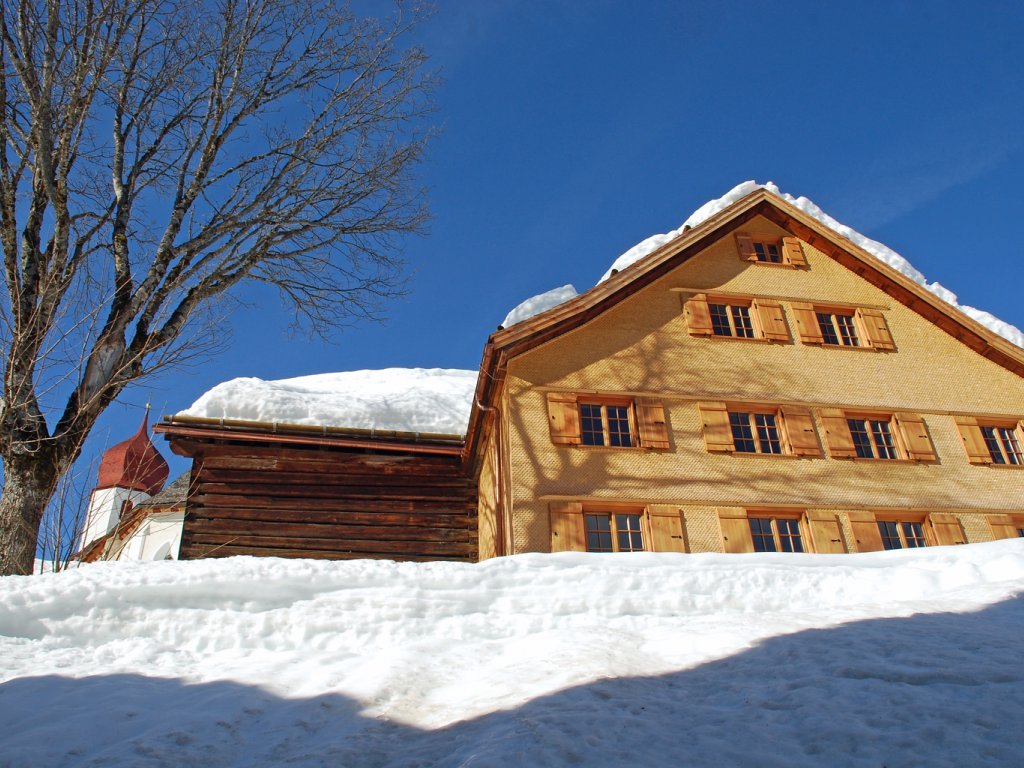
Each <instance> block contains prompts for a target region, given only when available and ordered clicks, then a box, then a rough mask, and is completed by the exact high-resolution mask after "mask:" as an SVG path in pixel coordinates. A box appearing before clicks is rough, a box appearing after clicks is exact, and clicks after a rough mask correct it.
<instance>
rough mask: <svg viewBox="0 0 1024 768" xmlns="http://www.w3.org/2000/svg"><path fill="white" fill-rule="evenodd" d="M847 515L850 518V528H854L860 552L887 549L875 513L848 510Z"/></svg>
mask: <svg viewBox="0 0 1024 768" xmlns="http://www.w3.org/2000/svg"><path fill="white" fill-rule="evenodd" d="M847 515H848V516H849V518H850V528H851V529H852V530H853V538H854V541H856V542H857V551H858V552H879V551H881V550H883V549H885V547H884V546H883V545H882V534H881V532H880V531H879V530H878V522H877V521H876V520H875V515H874V513H872V512H848V513H847Z"/></svg>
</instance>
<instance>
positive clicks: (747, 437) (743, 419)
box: [729, 411, 757, 453]
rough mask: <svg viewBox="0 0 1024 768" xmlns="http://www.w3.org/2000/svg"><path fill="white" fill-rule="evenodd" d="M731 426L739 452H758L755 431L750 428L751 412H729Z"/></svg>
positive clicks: (734, 444) (733, 438)
mask: <svg viewBox="0 0 1024 768" xmlns="http://www.w3.org/2000/svg"><path fill="white" fill-rule="evenodd" d="M729 426H730V427H731V428H732V442H733V446H734V447H735V448H736V451H737V452H738V453H757V448H756V447H755V445H754V432H753V430H752V429H751V428H750V414H749V413H733V412H731V411H730V413H729Z"/></svg>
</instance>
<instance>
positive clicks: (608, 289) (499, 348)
mask: <svg viewBox="0 0 1024 768" xmlns="http://www.w3.org/2000/svg"><path fill="white" fill-rule="evenodd" d="M756 216H763V217H764V218H766V219H768V220H769V221H771V222H773V223H775V224H777V225H778V226H780V227H781V228H783V229H785V230H787V231H789V232H791V233H792V234H794V235H796V236H797V237H799V238H800V239H801V240H803V241H804V242H806V243H808V244H810V245H812V246H814V247H815V248H817V249H818V250H820V251H822V252H824V253H826V254H827V255H829V256H830V257H832V258H833V259H835V260H836V261H838V262H839V263H840V264H842V265H843V266H844V267H846V268H847V269H849V270H850V271H852V272H854V273H855V274H857V275H859V276H860V277H862V278H863V279H865V280H867V281H868V282H870V283H871V284H872V285H875V286H876V287H878V288H879V289H881V290H882V291H884V292H885V293H887V294H888V295H889V296H891V297H892V298H893V299H895V300H896V301H899V302H900V303H901V304H904V305H905V306H907V307H908V308H910V309H912V310H914V311H915V312H917V313H918V314H919V315H921V316H922V317H924V318H926V319H928V320H930V321H931V322H932V323H934V324H935V325H936V326H938V327H939V328H941V329H942V330H944V331H945V332H946V333H948V334H950V335H951V336H953V337H954V338H956V339H958V340H959V341H961V342H963V343H964V344H966V345H967V346H968V347H970V348H971V349H973V350H974V351H976V352H977V353H978V354H980V355H982V356H983V357H985V358H987V359H989V360H991V361H992V362H994V363H996V364H997V365H1000V366H1002V367H1003V368H1005V369H1007V370H1009V371H1011V372H1013V373H1015V374H1017V375H1018V376H1021V377H1024V350H1022V349H1021V348H1020V347H1018V346H1017V345H1015V344H1013V343H1011V342H1010V341H1008V340H1007V339H1005V338H1003V337H1002V336H1000V335H998V334H996V333H994V332H993V331H992V330H990V329H989V328H987V327H985V326H984V325H982V324H981V323H980V322H978V321H977V320H974V319H973V318H971V317H969V316H968V315H967V314H965V313H964V312H963V311H961V310H959V309H958V308H956V307H954V306H952V305H951V304H949V303H947V302H946V301H944V300H943V299H941V298H939V296H937V295H936V294H935V293H932V292H931V291H930V290H928V289H927V288H926V287H924V286H923V285H921V284H920V283H918V282H915V281H914V280H912V279H910V278H909V277H907V276H906V275H904V274H902V273H901V272H900V271H898V270H897V269H894V268H893V267H892V266H890V265H888V264H886V263H884V262H883V261H882V260H881V259H879V258H878V257H876V256H874V255H873V254H871V253H869V252H868V251H867V250H865V249H864V248H863V247H861V246H860V245H858V244H856V243H855V242H853V241H852V240H850V239H849V238H847V237H845V236H843V235H842V234H840V233H839V232H837V231H835V230H834V229H832V228H830V227H829V226H826V225H825V224H824V223H822V222H821V221H819V220H818V219H816V218H815V217H813V216H811V215H809V214H807V213H806V212H804V211H802V210H800V208H798V207H797V206H795V205H793V204H792V203H790V202H788V201H787V200H785V199H783V198H782V197H780V196H779V195H777V194H774V193H773V191H772V190H770V189H766V188H764V187H760V188H758V189H755V190H754V191H752V192H750V193H749V194H747V195H745V196H744V197H742V198H740V199H739V200H736V201H735V202H733V203H732V204H731V205H729V206H727V207H725V208H724V209H722V210H720V211H718V212H716V213H714V214H713V215H711V216H710V217H708V218H706V219H705V220H703V221H702V222H700V223H698V224H696V225H695V226H693V227H687V226H684V227H683V228H682V231H681V232H680V233H679V234H678V235H677V236H676V237H674V238H672V239H670V240H668V241H667V242H665V243H663V244H662V245H660V246H659V247H656V248H655V249H654V250H652V251H651V252H650V253H648V254H647V255H645V256H643V257H642V258H640V259H638V260H636V261H634V262H632V263H631V264H629V266H626V267H625V268H623V269H622V270H621V271H618V272H615V271H614V270H612V274H610V275H609V276H608V277H607V279H606V280H603V281H602V282H600V283H598V284H597V285H596V286H594V287H593V288H591V289H590V290H589V291H586V292H585V293H582V294H580V295H578V296H576V297H574V298H571V299H569V300H568V301H566V302H564V303H562V304H559V305H557V306H555V307H552V308H550V309H548V310H546V311H544V312H541V313H540V314H538V315H536V316H534V317H531V318H530V319H528V320H524V321H522V322H520V323H518V324H516V325H514V326H512V327H510V328H500V329H499V330H498V331H496V332H495V333H492V334H491V336H490V337H489V338H488V340H487V344H486V345H485V346H484V352H483V357H482V360H481V363H480V374H479V376H478V378H477V386H476V391H475V393H474V400H473V409H472V412H471V414H470V419H469V429H468V430H467V434H466V449H465V455H464V457H465V460H466V462H467V464H472V463H473V462H474V460H475V456H476V453H477V451H478V449H479V446H480V445H481V443H482V436H483V432H482V430H483V426H484V424H483V421H484V414H485V412H486V411H487V410H488V408H489V407H490V406H492V405H493V399H494V394H495V393H496V392H497V391H498V390H499V388H500V386H501V384H502V382H503V381H504V378H505V373H506V368H507V365H508V361H509V360H510V359H511V358H513V357H515V356H517V355H520V354H522V353H524V352H527V351H529V350H531V349H534V348H536V347H538V346H540V345H541V344H544V343H545V342H547V341H550V340H551V339H554V338H557V337H558V336H561V335H562V334H564V333H567V332H569V331H571V330H573V329H575V328H578V327H580V326H582V325H583V324H585V323H587V322H589V321H590V320H593V319H594V318H596V317H598V316H599V315H601V314H603V313H605V312H607V311H608V310H609V309H611V308H612V307H615V306H616V305H618V304H619V303H621V302H622V301H624V300H625V299H627V298H629V297H630V296H632V295H633V294H635V293H636V292H637V291H639V290H641V289H642V288H644V287H645V286H647V285H650V284H651V283H653V282H654V281H656V280H658V279H660V278H661V277H663V276H664V275H666V274H668V273H669V272H671V271H672V270H674V269H675V268H677V267H678V266H680V265H681V264H683V263H684V262H686V261H688V260H689V259H690V258H692V257H693V256H695V255H697V254H698V253H700V252H702V251H704V250H705V249H706V248H707V247H709V246H710V245H712V244H713V243H714V242H716V241H717V240H719V239H721V238H722V237H723V236H725V235H726V234H728V233H729V232H731V231H732V230H735V229H737V228H739V227H741V226H742V225H743V224H744V223H746V222H747V221H750V220H751V219H753V218H754V217H756Z"/></svg>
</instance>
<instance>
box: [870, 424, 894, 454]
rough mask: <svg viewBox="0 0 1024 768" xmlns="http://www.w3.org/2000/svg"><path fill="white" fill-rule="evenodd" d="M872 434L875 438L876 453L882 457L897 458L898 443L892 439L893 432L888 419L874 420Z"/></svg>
mask: <svg viewBox="0 0 1024 768" xmlns="http://www.w3.org/2000/svg"><path fill="white" fill-rule="evenodd" d="M871 436H872V438H873V439H874V444H875V454H876V455H877V456H878V458H880V459H895V458H898V457H897V456H896V445H895V443H893V440H892V432H891V431H890V429H889V422H887V421H872V422H871Z"/></svg>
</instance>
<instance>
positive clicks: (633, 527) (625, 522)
mask: <svg viewBox="0 0 1024 768" xmlns="http://www.w3.org/2000/svg"><path fill="white" fill-rule="evenodd" d="M615 527H616V529H617V530H618V535H619V551H620V552H643V549H644V543H643V538H642V537H641V534H640V515H616V516H615Z"/></svg>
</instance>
